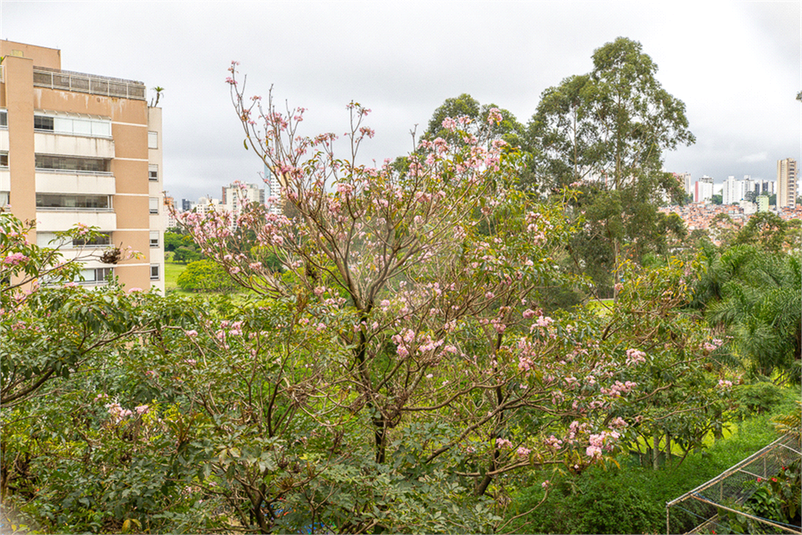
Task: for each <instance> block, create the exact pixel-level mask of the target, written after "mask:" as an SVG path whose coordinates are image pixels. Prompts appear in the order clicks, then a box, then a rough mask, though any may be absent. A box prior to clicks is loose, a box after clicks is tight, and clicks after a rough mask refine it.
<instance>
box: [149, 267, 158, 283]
mask: <svg viewBox="0 0 802 535" xmlns="http://www.w3.org/2000/svg"><path fill="white" fill-rule="evenodd" d="M150 280H152V281H157V280H159V264H151V265H150Z"/></svg>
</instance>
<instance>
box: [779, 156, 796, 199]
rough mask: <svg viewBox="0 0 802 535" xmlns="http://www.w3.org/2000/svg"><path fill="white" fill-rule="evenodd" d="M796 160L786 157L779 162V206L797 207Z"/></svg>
mask: <svg viewBox="0 0 802 535" xmlns="http://www.w3.org/2000/svg"><path fill="white" fill-rule="evenodd" d="M796 179H797V174H796V160H794V159H793V158H786V159H784V160H779V161H778V162H777V208H778V209H781V208H790V209H792V210H793V209H794V208H796V196H797V191H796Z"/></svg>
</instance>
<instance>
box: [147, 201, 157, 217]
mask: <svg viewBox="0 0 802 535" xmlns="http://www.w3.org/2000/svg"><path fill="white" fill-rule="evenodd" d="M148 202H149V205H150V213H151V214H158V213H159V198H158V197H150V198H149V199H148Z"/></svg>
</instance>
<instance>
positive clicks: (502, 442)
mask: <svg viewBox="0 0 802 535" xmlns="http://www.w3.org/2000/svg"><path fill="white" fill-rule="evenodd" d="M496 447H497V448H512V442H510V441H509V440H507V439H506V438H497V439H496Z"/></svg>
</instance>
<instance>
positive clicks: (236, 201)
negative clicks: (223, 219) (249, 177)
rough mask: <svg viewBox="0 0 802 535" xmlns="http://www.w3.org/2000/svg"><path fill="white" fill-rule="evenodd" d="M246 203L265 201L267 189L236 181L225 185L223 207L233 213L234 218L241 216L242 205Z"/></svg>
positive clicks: (262, 202)
mask: <svg viewBox="0 0 802 535" xmlns="http://www.w3.org/2000/svg"><path fill="white" fill-rule="evenodd" d="M246 203H257V204H262V205H263V204H264V203H265V190H264V189H263V188H260V187H259V186H257V185H256V184H245V183H242V182H234V183H232V184H229V185H228V186H224V187H223V200H222V204H223V208H224V209H225V211H226V212H229V213H231V216H232V218H233V219H234V220H236V219H237V217H239V214H240V211H241V210H242V207H243V205H244V204H246Z"/></svg>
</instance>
